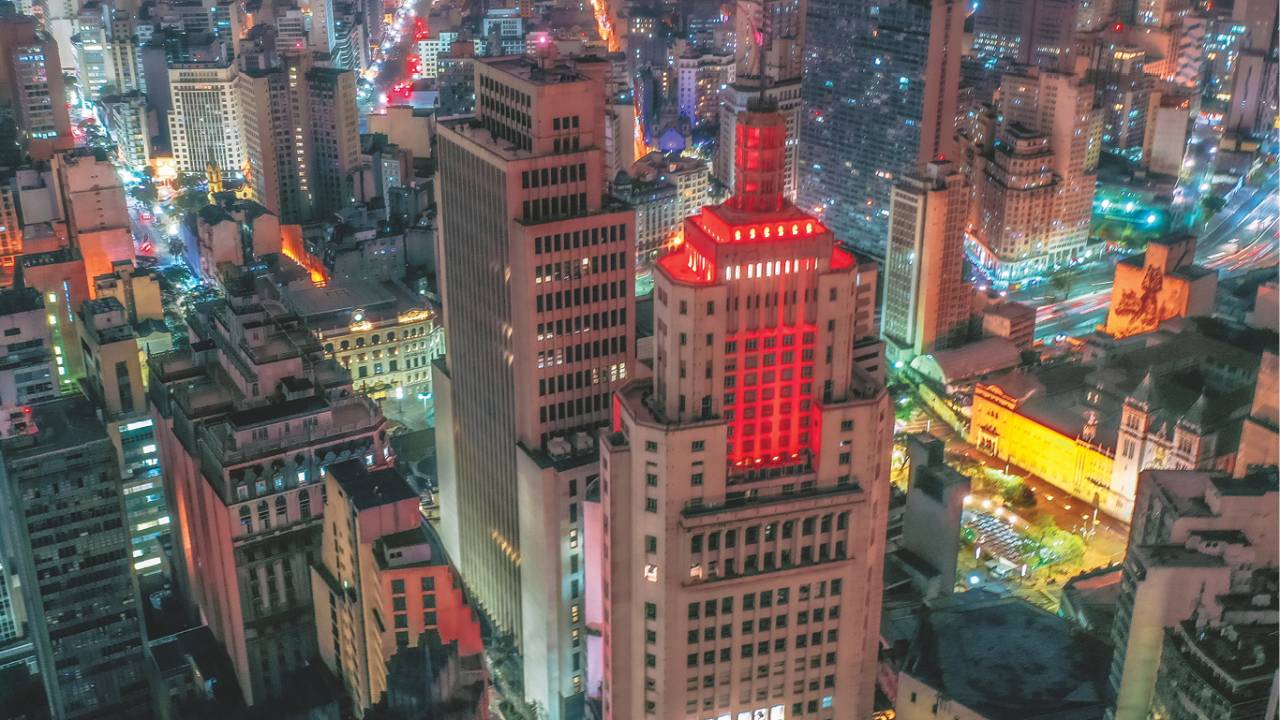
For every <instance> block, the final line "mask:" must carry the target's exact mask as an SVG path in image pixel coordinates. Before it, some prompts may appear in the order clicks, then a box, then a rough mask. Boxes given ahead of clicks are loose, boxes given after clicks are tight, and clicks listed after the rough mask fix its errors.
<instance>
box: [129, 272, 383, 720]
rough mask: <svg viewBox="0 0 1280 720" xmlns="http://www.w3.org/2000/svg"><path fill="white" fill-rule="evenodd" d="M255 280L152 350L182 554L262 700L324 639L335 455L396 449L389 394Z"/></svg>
mask: <svg viewBox="0 0 1280 720" xmlns="http://www.w3.org/2000/svg"><path fill="white" fill-rule="evenodd" d="M256 280H257V282H258V283H260V286H259V287H255V278H253V277H252V276H250V275H242V276H239V277H237V278H234V279H233V280H231V281H229V282H228V284H227V288H226V290H227V299H226V300H225V301H224V302H220V303H218V304H216V305H215V306H213V307H211V308H209V309H207V310H204V311H202V312H201V313H199V314H193V315H192V316H191V317H190V318H189V321H188V324H189V331H190V334H191V336H192V338H191V345H190V346H189V347H187V348H184V349H181V350H174V351H171V352H168V353H161V354H158V355H152V356H151V357H150V358H148V362H147V364H148V368H149V372H150V377H151V380H150V384H149V387H148V396H149V400H150V403H151V410H152V417H153V418H155V421H156V436H157V438H158V440H159V443H158V444H159V446H160V456H161V462H162V463H163V466H164V468H165V478H166V487H165V492H166V494H167V495H168V497H170V498H171V500H170V503H171V505H172V508H173V515H174V518H173V524H174V525H175V526H176V532H175V543H174V544H175V546H176V548H175V553H174V554H175V563H176V564H179V565H180V566H181V567H182V568H183V570H184V571H185V583H184V584H183V585H184V587H185V589H186V591H187V593H188V594H189V596H190V597H189V598H188V599H189V600H190V601H191V602H193V603H195V604H196V605H198V606H199V608H200V610H201V614H202V616H203V617H204V618H205V620H206V622H207V623H208V625H209V629H210V630H211V631H212V632H213V634H214V637H216V638H217V639H218V641H219V642H220V643H221V644H222V646H223V648H225V650H226V652H227V655H228V656H229V657H230V658H231V663H232V666H233V667H234V668H235V672H236V677H237V679H238V680H239V683H240V687H241V690H242V691H243V692H244V696H245V700H246V701H248V702H249V703H251V704H255V703H260V702H263V701H266V700H270V699H274V698H277V697H280V696H281V695H282V694H283V692H284V680H285V677H286V676H287V675H289V673H290V672H291V671H293V670H297V669H299V668H301V667H303V666H304V665H306V664H307V663H308V662H310V660H311V659H312V657H313V656H314V654H315V652H316V635H315V622H314V620H313V618H312V598H311V569H310V564H311V563H312V562H313V561H314V560H315V559H316V558H317V557H318V555H319V552H320V537H321V516H322V515H323V513H324V498H323V495H322V492H321V486H322V481H323V478H324V475H325V472H326V468H327V467H328V466H329V465H330V464H333V463H336V462H340V461H342V460H346V459H349V458H356V459H358V460H360V461H361V462H363V463H365V464H366V465H368V466H370V467H382V466H385V465H387V464H388V463H390V462H391V461H392V455H391V445H390V443H389V440H388V437H387V432H386V430H387V428H386V421H385V420H384V419H383V417H382V413H381V411H380V410H379V409H378V406H377V405H376V404H374V403H373V402H372V401H371V400H369V399H367V398H365V397H363V396H360V395H356V394H354V393H353V392H352V389H351V377H350V375H349V374H348V373H347V372H346V371H345V370H343V369H342V368H340V367H339V366H338V365H337V364H336V363H335V362H333V361H332V360H329V359H326V358H325V357H324V356H323V350H322V349H321V347H320V344H319V342H318V341H316V339H315V338H314V337H313V336H312V335H311V333H310V332H308V331H307V330H306V329H305V328H304V327H302V325H301V323H300V322H299V321H298V319H297V316H295V315H293V314H291V313H289V312H287V311H285V309H284V308H283V306H282V305H281V304H280V302H279V300H278V299H275V298H274V296H273V294H272V291H271V290H272V288H270V287H267V286H270V285H271V281H270V280H269V278H258V279H256Z"/></svg>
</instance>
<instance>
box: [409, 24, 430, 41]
mask: <svg viewBox="0 0 1280 720" xmlns="http://www.w3.org/2000/svg"><path fill="white" fill-rule="evenodd" d="M430 38H431V29H430V28H428V27H427V23H426V21H425V20H423V19H422V18H415V19H414V21H413V39H414V41H415V42H417V41H419V40H428V39H430Z"/></svg>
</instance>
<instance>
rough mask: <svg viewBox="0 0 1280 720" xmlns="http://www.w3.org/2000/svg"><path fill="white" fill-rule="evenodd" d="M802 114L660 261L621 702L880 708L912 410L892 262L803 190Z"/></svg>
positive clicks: (615, 592) (620, 444)
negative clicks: (891, 386) (889, 382)
mask: <svg viewBox="0 0 1280 720" xmlns="http://www.w3.org/2000/svg"><path fill="white" fill-rule="evenodd" d="M785 143H786V121H785V119H784V118H783V117H782V116H781V115H779V114H777V113H775V112H761V111H751V112H748V113H745V114H743V115H739V116H738V144H737V156H738V158H739V166H738V169H737V172H736V173H735V177H736V185H735V187H734V192H733V195H732V197H731V198H730V199H729V200H728V201H727V202H725V203H724V204H722V205H716V206H712V207H707V208H705V209H704V210H703V211H702V213H701V214H699V215H697V216H695V217H693V218H690V219H688V220H686V221H685V228H684V243H683V244H682V245H681V246H680V248H679V249H678V250H676V251H673V252H671V253H668V254H667V255H665V256H663V257H662V258H660V259H659V260H658V263H657V267H656V269H655V273H654V275H655V289H654V297H655V301H654V302H655V304H654V327H655V330H656V333H655V335H654V345H655V349H656V352H655V360H654V365H653V378H652V380H635V381H633V382H631V383H628V384H627V385H625V386H624V387H623V388H622V389H621V390H619V391H618V392H617V393H616V394H615V396H614V401H613V402H614V409H615V416H614V420H613V432H610V433H605V434H603V435H601V460H600V502H601V505H602V506H603V518H602V526H603V528H605V529H606V533H605V536H604V542H605V547H604V548H603V552H602V569H601V574H600V577H599V582H600V587H601V588H602V589H603V592H604V608H603V633H604V680H603V697H604V700H603V710H604V717H605V718H606V720H623V719H624V718H644V717H658V718H672V717H698V718H709V717H711V718H714V717H724V716H726V715H727V716H729V717H758V718H784V717H814V718H857V717H867V716H869V715H870V714H871V709H872V701H873V695H874V686H875V674H876V671H875V667H876V653H877V647H878V644H879V630H878V628H879V621H880V601H881V586H882V577H881V575H882V569H883V558H884V543H885V524H886V519H887V511H888V504H887V503H888V483H887V477H888V472H889V455H890V449H889V445H890V442H891V435H892V419H891V415H890V411H889V401H888V394H887V392H886V390H885V387H884V385H883V382H882V380H880V379H879V378H880V377H882V376H883V367H882V357H881V355H882V349H881V347H880V344H879V343H878V341H877V340H876V338H875V333H876V328H875V327H874V319H873V317H874V306H875V284H876V272H875V266H874V265H873V264H871V263H864V262H860V261H859V260H858V259H857V258H856V257H855V256H854V255H853V254H851V253H850V252H848V251H846V250H844V249H841V248H839V247H837V246H836V242H835V237H834V236H833V234H832V233H831V231H830V230H829V229H827V228H826V227H825V226H824V225H823V224H822V223H821V222H819V221H818V220H816V219H815V218H814V217H813V216H811V215H809V214H808V213H805V212H803V211H801V210H800V209H798V208H796V207H794V206H793V205H791V204H790V203H789V202H787V201H786V200H785V199H784V197H783V194H782V188H783V178H782V166H783V158H784V155H785Z"/></svg>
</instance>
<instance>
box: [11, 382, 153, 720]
mask: <svg viewBox="0 0 1280 720" xmlns="http://www.w3.org/2000/svg"><path fill="white" fill-rule="evenodd" d="M30 423H31V426H32V427H31V429H30V431H29V432H27V433H25V434H21V435H13V436H10V437H7V438H5V439H3V440H0V456H2V457H3V463H0V467H2V468H3V474H2V475H0V532H3V533H4V534H5V542H4V543H3V544H4V545H5V546H6V547H8V548H9V549H10V550H11V551H12V553H13V555H14V556H15V559H16V560H17V563H16V569H17V574H18V576H19V577H21V578H22V592H23V593H24V601H25V606H26V610H27V621H28V629H29V630H30V633H31V638H32V640H33V642H34V643H35V649H36V657H37V658H38V659H39V662H40V666H41V667H42V668H44V672H42V673H41V677H42V678H43V679H44V682H45V691H46V693H47V695H48V699H49V706H50V708H51V709H52V714H53V717H55V718H67V719H68V720H80V719H81V718H84V719H85V720H88V719H92V720H135V719H144V718H149V717H151V695H150V689H149V686H148V684H147V678H146V676H145V674H144V667H145V659H144V649H143V629H142V614H141V611H140V608H139V607H138V602H137V596H136V595H137V591H136V589H135V588H134V582H133V577H132V575H131V573H130V569H129V566H130V543H129V532H128V530H127V529H126V522H125V511H124V502H123V500H122V498H121V484H120V472H119V466H118V465H117V463H116V453H115V450H114V449H113V448H112V447H111V442H110V440H108V439H107V434H106V433H105V432H104V431H103V429H102V423H101V421H99V420H98V417H97V414H96V412H95V410H94V407H93V406H92V405H91V404H89V403H88V402H87V401H85V400H84V398H79V397H77V398H68V399H63V400H55V401H52V402H48V403H44V404H40V405H35V406H32V408H31V413H30Z"/></svg>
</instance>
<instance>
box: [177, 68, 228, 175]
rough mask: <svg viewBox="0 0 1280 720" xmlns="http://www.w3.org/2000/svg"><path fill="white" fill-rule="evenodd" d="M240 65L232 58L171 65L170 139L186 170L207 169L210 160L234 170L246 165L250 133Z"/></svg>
mask: <svg viewBox="0 0 1280 720" xmlns="http://www.w3.org/2000/svg"><path fill="white" fill-rule="evenodd" d="M236 67H237V66H236V64H235V63H232V62H227V63H225V64H223V63H215V62H209V63H179V64H174V65H171V66H170V67H169V94H170V96H171V98H172V102H173V111H172V112H170V113H169V139H170V142H172V143H173V159H174V162H175V163H176V164H177V166H178V170H179V171H180V172H189V173H201V174H204V173H205V172H207V171H208V169H209V166H210V165H216V166H217V167H218V168H219V169H220V170H221V171H222V172H223V173H224V174H228V175H229V174H230V173H236V172H241V171H242V167H241V166H242V165H243V163H244V134H243V133H242V125H241V120H240V93H239V92H238V91H237V83H236V76H237V75H238V72H237V70H236Z"/></svg>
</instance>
